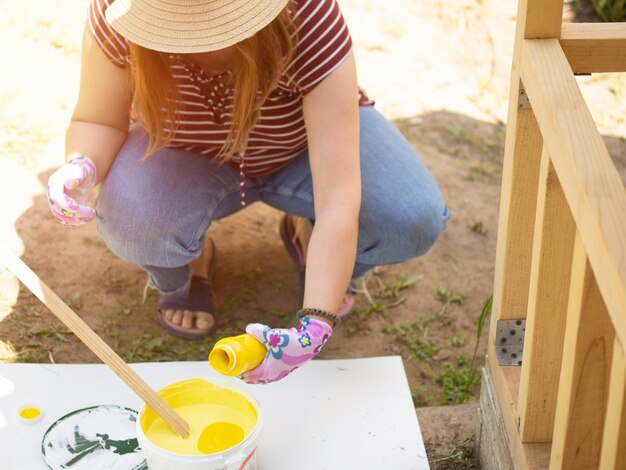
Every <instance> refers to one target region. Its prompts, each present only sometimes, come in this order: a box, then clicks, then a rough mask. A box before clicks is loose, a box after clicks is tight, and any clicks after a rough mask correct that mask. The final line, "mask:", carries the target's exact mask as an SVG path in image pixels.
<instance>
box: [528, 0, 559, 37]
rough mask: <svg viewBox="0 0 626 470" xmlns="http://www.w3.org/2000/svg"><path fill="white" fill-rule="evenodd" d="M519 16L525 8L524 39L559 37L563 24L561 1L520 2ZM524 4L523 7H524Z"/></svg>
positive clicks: (533, 0) (529, 0) (536, 0)
mask: <svg viewBox="0 0 626 470" xmlns="http://www.w3.org/2000/svg"><path fill="white" fill-rule="evenodd" d="M519 4H520V7H519V9H518V26H519V14H520V13H521V10H522V8H524V7H525V15H524V16H523V17H522V19H521V21H522V22H523V24H524V38H525V39H545V38H558V37H559V36H561V24H562V22H563V0H520V2H519ZM524 4H525V5H524Z"/></svg>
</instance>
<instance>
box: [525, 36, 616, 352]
mask: <svg viewBox="0 0 626 470" xmlns="http://www.w3.org/2000/svg"><path fill="white" fill-rule="evenodd" d="M521 74H522V80H523V81H524V86H525V88H526V91H527V94H528V97H529V99H530V102H531V105H532V107H533V109H534V111H535V115H536V117H537V122H538V123H539V128H540V129H541V133H542V135H543V138H544V142H545V145H546V146H547V148H548V151H549V153H550V156H551V158H552V163H553V165H554V168H555V170H556V172H557V175H558V177H559V180H560V182H561V186H562V187H563V192H564V193H565V197H566V199H567V202H568V205H569V207H570V210H571V212H572V215H573V217H574V220H575V221H576V226H577V227H578V230H579V231H580V235H581V238H582V242H583V244H584V247H585V250H586V252H587V254H588V256H589V262H590V263H591V266H592V269H593V271H594V273H595V276H596V279H597V283H598V285H599V287H600V292H601V294H602V298H603V299H604V302H605V304H606V307H607V309H608V312H609V315H610V317H611V320H612V321H613V324H614V326H615V330H616V333H617V335H618V337H619V339H620V342H621V343H622V344H625V343H626V315H624V312H626V236H625V234H626V192H625V191H624V186H623V184H622V181H621V179H620V177H619V174H618V172H617V170H616V168H615V165H614V164H613V162H612V160H611V157H610V155H609V153H608V151H607V149H606V146H605V144H604V141H603V140H602V137H601V136H600V133H599V132H598V130H597V128H596V126H595V124H594V122H593V119H592V117H591V114H590V112H589V110H588V108H587V106H586V103H585V101H584V99H583V97H582V95H581V93H580V90H579V88H578V85H577V83H576V80H575V78H574V76H573V75H572V70H571V68H570V67H569V64H568V63H567V59H566V58H565V55H564V53H563V51H562V50H561V47H560V45H559V43H558V41H557V40H556V39H538V40H527V41H525V42H524V49H523V53H522V70H521Z"/></svg>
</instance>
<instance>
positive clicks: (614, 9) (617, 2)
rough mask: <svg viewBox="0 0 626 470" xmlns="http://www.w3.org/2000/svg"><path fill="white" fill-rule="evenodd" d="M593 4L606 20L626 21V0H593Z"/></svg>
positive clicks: (600, 15)
mask: <svg viewBox="0 0 626 470" xmlns="http://www.w3.org/2000/svg"><path fill="white" fill-rule="evenodd" d="M591 5H592V6H593V9H594V10H595V12H596V13H597V14H598V16H599V17H600V18H602V19H603V20H604V21H626V0H591Z"/></svg>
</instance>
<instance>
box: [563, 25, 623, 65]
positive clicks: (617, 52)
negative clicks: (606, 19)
mask: <svg viewBox="0 0 626 470" xmlns="http://www.w3.org/2000/svg"><path fill="white" fill-rule="evenodd" d="M559 42H560V44H561V47H562V48H563V52H564V53H565V57H567V61H568V62H569V65H570V67H571V68H572V70H573V71H574V72H575V73H598V72H626V23H564V24H563V30H562V32H561V39H560V41H559Z"/></svg>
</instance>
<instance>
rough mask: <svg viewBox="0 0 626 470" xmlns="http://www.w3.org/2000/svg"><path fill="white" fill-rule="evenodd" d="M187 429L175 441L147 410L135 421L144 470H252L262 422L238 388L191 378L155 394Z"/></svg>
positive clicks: (253, 403)
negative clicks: (180, 418) (144, 459)
mask: <svg viewBox="0 0 626 470" xmlns="http://www.w3.org/2000/svg"><path fill="white" fill-rule="evenodd" d="M158 393H159V395H160V396H161V397H163V399H164V400H165V401H166V402H167V403H168V404H169V405H170V406H172V407H173V408H174V409H175V410H176V411H177V412H178V413H179V414H180V415H181V416H182V417H183V418H184V419H185V420H186V421H187V422H188V423H189V425H190V430H191V432H190V436H189V437H188V438H186V439H182V438H180V437H179V436H178V435H177V434H176V433H175V432H174V431H172V429H171V428H170V427H169V425H168V424H167V423H165V421H163V419H162V418H160V417H159V416H158V415H157V414H156V413H155V412H154V410H153V409H152V408H150V407H149V406H148V405H144V406H143V408H142V409H141V411H140V412H139V419H137V439H138V441H139V445H140V446H141V448H142V449H143V451H144V454H145V457H146V460H147V462H148V468H149V469H150V470H254V469H256V447H257V444H258V440H259V437H260V433H261V427H262V424H263V416H262V414H261V409H260V407H259V404H258V403H257V401H256V400H255V399H254V397H253V396H252V395H251V394H250V393H248V392H247V391H246V390H245V389H244V388H243V387H240V386H238V385H237V384H234V383H232V382H230V381H226V380H221V379H208V378H207V379H203V378H194V379H187V380H182V381H180V382H176V383H173V384H171V385H168V386H166V387H164V388H162V389H161V390H159V391H158Z"/></svg>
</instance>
